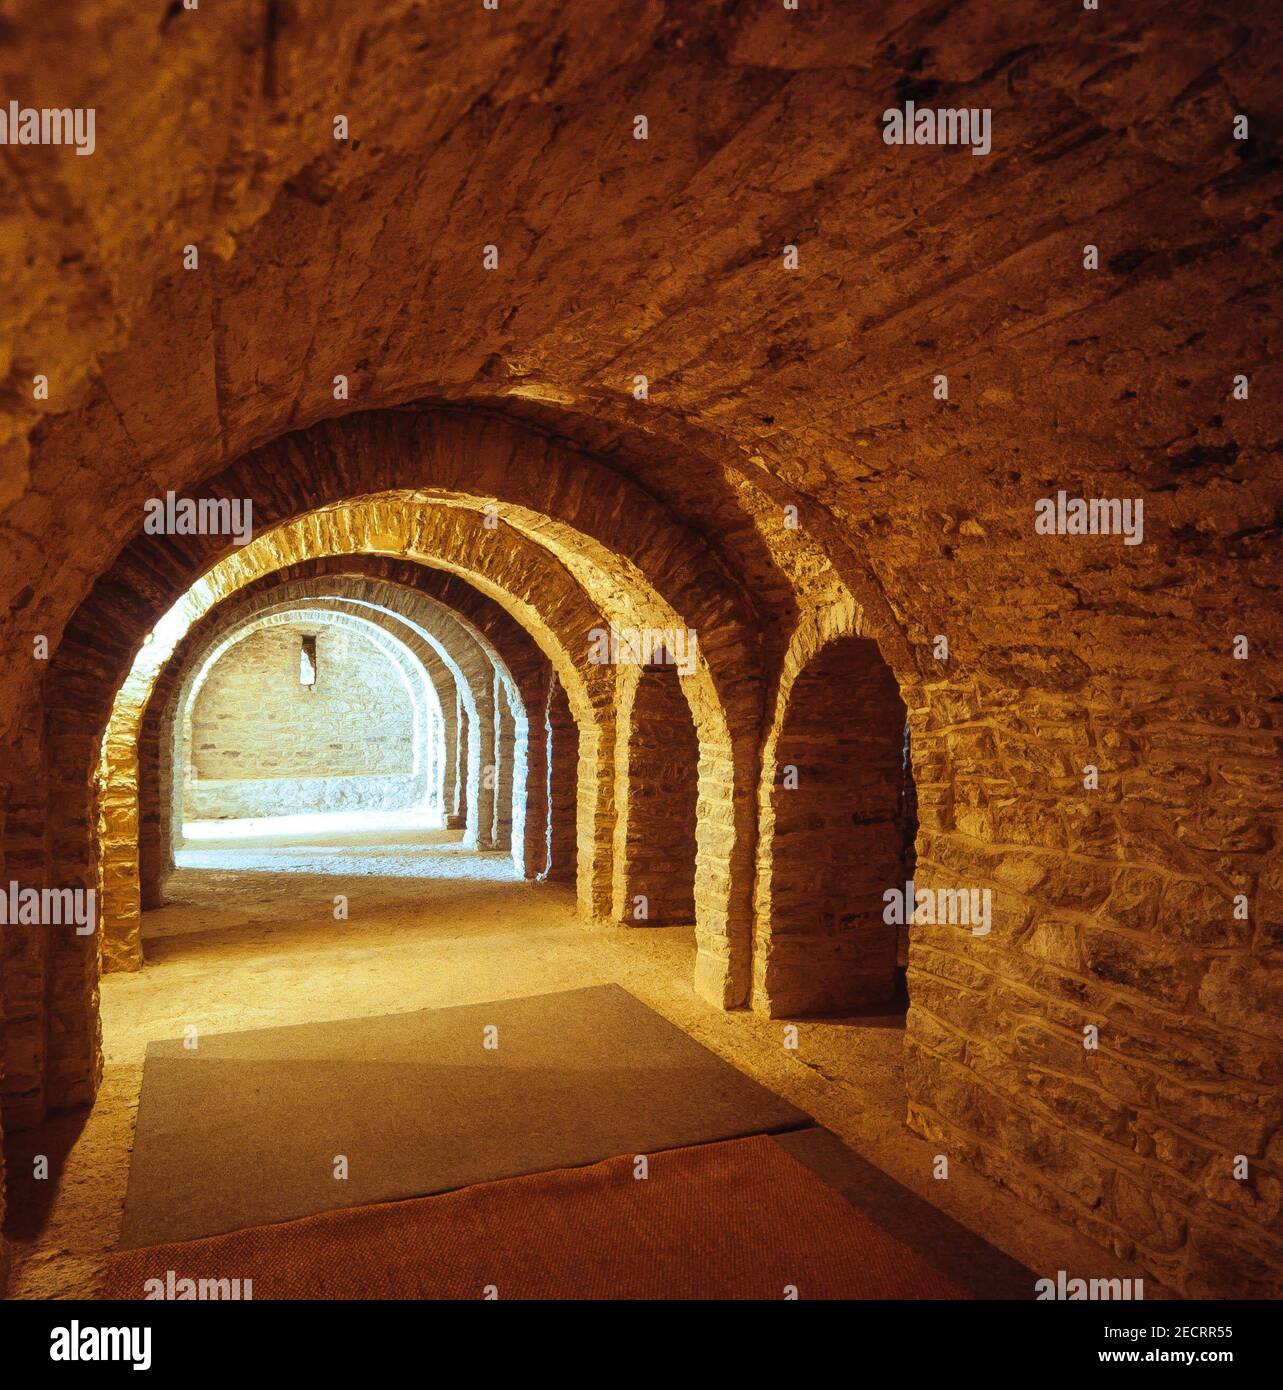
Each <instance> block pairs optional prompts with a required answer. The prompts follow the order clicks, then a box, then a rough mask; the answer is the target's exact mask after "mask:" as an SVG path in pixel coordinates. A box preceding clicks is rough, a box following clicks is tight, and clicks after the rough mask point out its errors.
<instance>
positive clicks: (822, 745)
mask: <svg viewBox="0 0 1283 1390" xmlns="http://www.w3.org/2000/svg"><path fill="white" fill-rule="evenodd" d="M853 618H854V614H853V611H852V609H851V608H849V607H848V608H845V609H841V610H838V611H837V612H832V611H831V612H829V613H828V614H827V615H826V617H825V620H822V621H821V622H820V623H819V624H818V625H817V626H816V627H814V628H812V629H810V630H807V631H803V632H799V633H798V634H797V635H796V637H795V641H794V643H793V644H792V646H791V647H790V649H789V653H788V656H787V659H786V663H785V672H784V676H783V678H782V679H781V681H780V688H779V692H778V697H777V706H776V715H775V719H774V722H773V725H772V728H771V730H770V733H769V734H768V737H767V740H766V745H765V748H764V750H763V758H762V784H761V789H760V809H761V828H760V832H759V836H758V847H757V855H758V870H757V893H756V903H755V911H756V932H757V942H756V950H755V952H754V984H753V1005H754V1008H755V1009H757V1010H759V1011H761V1012H765V1013H769V1014H771V1015H772V1016H777V1017H778V1016H806V1015H816V1014H830V1013H843V1012H848V1011H851V1010H854V1009H859V1008H863V1007H866V1006H870V1005H877V1004H883V1003H888V1002H890V1000H891V999H892V998H893V996H894V993H895V986H896V967H897V962H898V958H899V952H898V948H899V933H898V930H897V927H896V925H894V924H892V923H888V922H887V921H886V920H885V919H884V909H885V906H886V903H885V900H884V897H883V895H884V893H885V892H886V890H888V889H892V888H897V889H903V887H904V882H905V869H906V849H907V846H906V828H905V799H904V787H905V780H906V777H908V776H910V775H911V773H910V770H909V769H908V767H907V765H906V752H907V745H906V729H907V713H906V709H905V704H904V700H903V699H902V697H901V694H900V690H899V686H898V685H897V683H896V680H895V677H894V675H893V674H892V672H891V669H890V667H889V666H888V665H887V664H886V662H885V661H884V660H883V658H882V655H881V652H880V651H879V648H878V644H877V643H876V642H875V641H874V640H873V639H872V638H871V637H868V636H865V635H863V633H861V632H860V631H858V630H852V629H853V627H854V626H855V624H854V621H853Z"/></svg>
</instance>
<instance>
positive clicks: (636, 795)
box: [612, 665, 699, 926]
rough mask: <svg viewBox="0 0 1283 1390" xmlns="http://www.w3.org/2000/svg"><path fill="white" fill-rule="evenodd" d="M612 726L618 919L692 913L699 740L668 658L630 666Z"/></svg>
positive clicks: (654, 921)
mask: <svg viewBox="0 0 1283 1390" xmlns="http://www.w3.org/2000/svg"><path fill="white" fill-rule="evenodd" d="M617 709H618V725H617V728H616V734H615V739H616V742H615V786H616V788H617V790H616V806H617V815H616V820H615V856H614V858H615V877H614V892H613V897H612V913H613V915H614V917H615V920H616V921H620V922H625V923H629V924H636V925H651V926H661V925H666V924H669V923H675V922H691V921H693V920H694V917H695V855H696V840H695V833H696V822H697V802H698V798H699V778H698V764H699V741H698V739H697V737H696V734H695V725H694V722H693V720H692V718H691V711H690V707H689V705H688V704H687V701H686V697H685V696H684V695H683V693H682V688H681V678H680V676H679V674H678V671H677V669H676V668H675V667H673V666H664V665H653V666H652V665H647V666H642V665H638V666H629V667H626V668H624V670H623V671H621V673H620V679H619V682H618V700H617Z"/></svg>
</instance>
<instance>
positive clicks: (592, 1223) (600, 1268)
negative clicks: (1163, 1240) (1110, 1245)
mask: <svg viewBox="0 0 1283 1390" xmlns="http://www.w3.org/2000/svg"><path fill="white" fill-rule="evenodd" d="M648 1163H649V1175H648V1176H647V1177H645V1178H638V1177H636V1176H635V1171H636V1169H635V1160H634V1158H633V1157H632V1156H631V1155H625V1156H623V1157H617V1158H611V1159H608V1160H607V1161H606V1162H604V1163H597V1164H594V1165H592V1166H591V1167H585V1168H572V1169H562V1170H559V1171H556V1172H544V1173H534V1174H530V1175H528V1176H525V1177H518V1178H510V1179H507V1180H505V1181H502V1182H489V1183H482V1184H479V1185H477V1186H475V1187H468V1188H464V1189H463V1190H461V1191H456V1192H450V1193H447V1194H445V1195H443V1196H439V1197H427V1198H419V1199H416V1200H414V1201H406V1202H392V1203H386V1204H381V1205H377V1206H365V1207H349V1208H346V1209H343V1210H339V1211H332V1212H327V1213H325V1214H324V1215H320V1216H309V1217H305V1218H303V1219H302V1220H299V1221H290V1222H286V1223H284V1224H281V1225H276V1226H259V1227H254V1228H252V1229H246V1230H239V1231H234V1232H232V1233H230V1234H228V1235H221V1236H213V1237H209V1238H207V1239H204V1240H197V1241H190V1242H185V1243H182V1244H174V1245H160V1246H155V1247H153V1248H150V1249H135V1250H125V1251H121V1252H118V1253H116V1254H115V1255H113V1256H112V1258H111V1263H110V1265H109V1266H108V1272H107V1275H106V1279H105V1282H104V1286H103V1289H102V1296H103V1297H104V1298H119V1299H137V1298H142V1297H143V1296H144V1294H145V1292H146V1291H147V1290H146V1287H145V1281H147V1280H149V1279H156V1280H159V1281H160V1285H161V1287H164V1286H166V1284H167V1283H168V1284H169V1287H170V1289H171V1290H172V1292H171V1294H170V1296H173V1295H174V1293H175V1292H176V1293H181V1292H182V1291H183V1289H182V1285H180V1284H179V1283H178V1281H179V1280H182V1279H192V1280H201V1279H205V1280H240V1281H242V1282H241V1289H242V1292H243V1290H244V1281H245V1280H251V1281H252V1287H251V1293H252V1297H253V1298H254V1299H272V1298H336V1299H337V1298H341V1299H367V1298H397V1299H433V1298H458V1299H480V1298H483V1297H486V1296H487V1295H486V1290H487V1287H490V1288H492V1289H493V1290H494V1291H495V1294H494V1295H493V1296H497V1297H498V1298H500V1299H505V1298H509V1299H512V1298H517V1299H522V1298H556V1299H609V1298H630V1299H732V1298H734V1299H783V1298H785V1297H786V1296H788V1293H787V1291H788V1290H789V1289H790V1288H794V1289H796V1291H797V1296H798V1297H799V1298H802V1299H958V1298H966V1297H968V1295H967V1294H965V1293H964V1292H963V1291H962V1290H961V1289H960V1288H959V1287H958V1286H957V1285H956V1284H954V1283H952V1282H951V1281H950V1280H949V1279H947V1278H946V1277H945V1276H944V1275H943V1274H940V1273H939V1272H938V1271H937V1270H935V1269H934V1268H933V1267H932V1266H931V1265H929V1264H928V1263H927V1262H926V1261H925V1260H923V1259H922V1258H921V1257H920V1256H919V1255H916V1254H915V1253H914V1252H913V1251H912V1250H910V1249H909V1248H908V1247H907V1246H904V1245H902V1244H901V1243H900V1242H899V1241H897V1240H896V1239H894V1238H893V1237H892V1236H890V1235H888V1234H887V1233H886V1232H885V1231H883V1230H881V1229H880V1228H879V1227H878V1226H876V1225H875V1224H874V1223H873V1222H872V1221H870V1220H869V1219H868V1218H867V1217H865V1216H864V1215H862V1214H861V1213H860V1212H858V1211H856V1210H855V1209H854V1208H853V1207H852V1206H851V1205H850V1204H849V1203H848V1202H847V1201H846V1200H845V1199H844V1198H843V1197H842V1196H840V1195H839V1194H838V1193H837V1192H835V1191H834V1190H833V1189H832V1188H831V1187H829V1186H828V1185H827V1184H826V1183H824V1182H822V1181H821V1180H820V1179H819V1178H818V1177H816V1176H815V1174H814V1173H812V1172H811V1171H810V1170H809V1169H808V1168H806V1167H804V1166H803V1165H802V1164H800V1163H798V1162H797V1161H796V1160H794V1159H793V1158H791V1157H790V1156H789V1155H788V1154H787V1153H785V1152H784V1150H783V1149H782V1148H781V1147H780V1146H779V1145H778V1144H777V1143H775V1142H774V1141H773V1140H771V1139H769V1138H767V1137H764V1136H761V1137H754V1138H749V1139H736V1140H731V1141H728V1142H724V1143H718V1144H707V1145H700V1146H698V1147H694V1148H683V1149H673V1150H668V1151H665V1152H661V1153H655V1154H652V1155H650V1157H649V1159H648ZM206 1296H209V1295H208V1292H207V1295H206Z"/></svg>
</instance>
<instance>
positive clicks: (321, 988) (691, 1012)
mask: <svg viewBox="0 0 1283 1390" xmlns="http://www.w3.org/2000/svg"><path fill="white" fill-rule="evenodd" d="M239 848H241V849H243V848H244V847H243V846H242V847H239ZM318 848H320V847H317V846H311V847H306V846H305V847H300V846H299V845H297V844H291V845H289V846H282V847H267V848H266V849H264V848H263V847H261V846H260V847H258V849H256V851H255V853H256V854H257V853H258V852H259V851H260V850H262V852H263V854H264V857H265V859H266V861H267V862H266V863H265V864H264V866H263V867H260V868H256V869H253V870H248V871H247V870H246V869H244V868H239V869H231V868H226V867H223V868H213V867H210V868H205V869H194V868H180V869H179V871H178V872H177V873H176V874H175V875H174V876H173V878H172V880H171V882H170V885H169V895H170V898H171V900H172V901H171V904H170V905H169V906H167V907H164V908H162V909H160V910H158V911H155V912H150V913H147V914H146V916H145V917H144V919H143V924H144V933H145V937H146V954H147V964H146V966H145V967H144V969H143V970H142V971H141V972H138V973H134V974H123V975H121V974H117V975H109V976H107V977H106V978H105V979H104V980H103V982H102V1028H103V1052H104V1058H105V1073H104V1077H103V1084H102V1088H101V1091H100V1093H99V1099H98V1102H97V1104H96V1105H95V1106H94V1108H93V1110H92V1111H91V1112H89V1113H88V1114H87V1115H86V1114H84V1113H80V1114H76V1115H72V1116H67V1117H63V1118H61V1119H59V1120H58V1121H56V1122H55V1123H53V1124H51V1125H49V1126H46V1127H45V1128H44V1129H42V1130H40V1131H35V1132H31V1133H27V1134H21V1135H15V1136H10V1140H9V1144H8V1151H7V1153H8V1164H7V1167H8V1171H9V1174H10V1222H9V1228H10V1229H9V1234H10V1238H11V1239H12V1240H13V1241H14V1244H15V1248H14V1251H13V1257H14V1258H13V1271H12V1275H11V1278H10V1287H9V1294H10V1296H11V1297H18V1298H42V1297H83V1296H88V1295H91V1294H92V1293H93V1290H94V1288H95V1287H96V1283H97V1280H98V1277H99V1274H100V1271H101V1269H102V1266H103V1262H104V1258H105V1255H106V1253H107V1251H108V1250H109V1249H111V1247H112V1246H113V1245H114V1243H115V1241H116V1237H117V1233H118V1230H119V1224H120V1216H121V1209H122V1205H123V1201H124V1195H125V1186H126V1180H127V1177H128V1171H129V1152H130V1146H131V1143H132V1139H133V1126H134V1115H135V1112H136V1110H137V1105H138V1092H139V1086H140V1083H141V1078H142V1061H143V1054H144V1051H145V1049H146V1046H147V1043H148V1042H149V1041H151V1040H152V1039H158V1038H173V1037H177V1036H180V1035H181V1034H182V1032H183V1030H184V1028H185V1027H186V1026H187V1025H189V1024H194V1025H195V1026H196V1027H197V1028H198V1029H199V1030H200V1031H201V1032H203V1033H211V1032H230V1031H234V1030H238V1029H248V1028H259V1027H267V1026H270V1025H278V1024H289V1023H304V1022H313V1021H322V1020H325V1019H339V1018H353V1017H361V1016H365V1015H372V1014H383V1013H395V1012H400V1011H403V1010H410V1009H422V1008H430V1007H433V1006H438V1005H447V1004H463V1003H474V1002H481V1001H484V1000H487V999H501V998H513V997H519V996H521V995H525V994H533V993H544V992H548V991H552V990H558V989H570V988H578V987H580V986H584V985H590V984H598V983H605V982H608V981H614V982H617V983H619V984H621V985H623V986H624V987H625V988H627V989H629V990H631V991H632V992H633V993H634V994H635V995H637V997H638V998H640V999H642V1000H643V1001H645V1002H646V1003H647V1004H649V1005H650V1006H651V1007H652V1008H654V1009H657V1010H658V1011H659V1012H660V1013H662V1014H664V1015H665V1016H666V1017H667V1018H669V1019H670V1020H672V1021H673V1022H674V1023H676V1024H678V1025H679V1026H681V1027H682V1028H684V1029H685V1030H686V1031H687V1032H688V1033H690V1034H691V1035H692V1036H693V1037H696V1038H698V1039H699V1040H700V1041H701V1042H703V1043H704V1044H705V1045H706V1046H707V1047H709V1048H711V1049H712V1050H713V1051H715V1052H717V1053H719V1054H721V1055H722V1056H723V1057H725V1058H727V1059H728V1060H729V1061H731V1062H733V1063H734V1064H735V1065H736V1066H738V1067H739V1068H741V1070H743V1071H745V1072H747V1073H749V1074H750V1075H751V1076H754V1077H756V1078H757V1079H758V1080H759V1081H761V1082H762V1083H763V1084H765V1085H767V1086H769V1087H771V1088H772V1089H774V1090H775V1091H777V1092H778V1093H779V1094H781V1095H783V1096H785V1097H786V1098H787V1099H789V1100H790V1101H792V1102H793V1103H794V1104H795V1105H797V1106H799V1107H800V1108H801V1109H803V1110H806V1111H807V1112H808V1113H810V1114H811V1115H813V1116H814V1117H815V1118H816V1119H817V1120H818V1121H819V1122H820V1123H821V1124H824V1125H827V1126H828V1127H829V1128H830V1129H832V1130H834V1131H836V1132H837V1133H838V1134H839V1135H841V1136H842V1138H843V1139H844V1140H845V1141H846V1142H847V1143H848V1144H849V1145H850V1147H852V1148H853V1149H855V1150H857V1151H858V1152H859V1153H861V1154H862V1155H864V1157H865V1158H867V1159H869V1160H870V1161H871V1162H873V1163H875V1164H877V1165H878V1166H879V1167H880V1168H882V1169H883V1170H884V1171H885V1172H887V1173H889V1174H890V1175H891V1176H892V1177H894V1178H895V1179H896V1180H897V1181H899V1182H901V1183H903V1184H904V1185H905V1186H906V1187H909V1188H911V1189H913V1190H914V1191H915V1192H917V1193H919V1194H920V1195H921V1196H923V1197H925V1198H926V1199H927V1200H929V1201H932V1202H933V1203H934V1204H935V1205H937V1206H939V1207H940V1208H941V1209H942V1210H944V1211H946V1212H948V1213H949V1214H950V1215H951V1216H953V1217H954V1218H955V1219H956V1220H958V1221H961V1222H962V1223H963V1224H964V1225H966V1226H968V1227H970V1228H971V1229H972V1230H974V1231H977V1232H979V1233H980V1234H982V1235H984V1237H985V1238H986V1239H987V1240H989V1241H990V1242H991V1243H992V1244H995V1245H999V1246H1000V1247H1001V1248H1002V1249H1004V1250H1006V1251H1007V1253H1009V1254H1011V1255H1013V1256H1015V1257H1016V1258H1017V1259H1020V1260H1022V1261H1023V1262H1024V1263H1025V1264H1026V1265H1028V1266H1029V1267H1030V1268H1031V1269H1033V1270H1034V1271H1035V1273H1044V1272H1050V1273H1052V1274H1053V1275H1054V1273H1055V1271H1056V1270H1057V1269H1060V1268H1067V1269H1071V1270H1072V1269H1073V1268H1075V1267H1084V1266H1086V1267H1089V1268H1090V1270H1091V1272H1092V1273H1093V1274H1097V1275H1102V1276H1103V1275H1107V1274H1109V1273H1111V1272H1117V1273H1119V1274H1126V1273H1128V1272H1131V1271H1129V1270H1128V1269H1127V1268H1126V1267H1125V1266H1123V1265H1121V1264H1119V1262H1118V1261H1116V1260H1115V1259H1113V1257H1112V1256H1110V1255H1108V1254H1106V1253H1105V1252H1103V1251H1101V1250H1100V1249H1099V1248H1098V1247H1097V1246H1095V1245H1092V1244H1090V1243H1089V1242H1087V1241H1085V1240H1084V1239H1083V1238H1082V1237H1080V1236H1077V1235H1075V1234H1073V1233H1071V1232H1068V1231H1066V1230H1064V1229H1063V1228H1061V1227H1060V1226H1058V1225H1056V1224H1054V1223H1052V1222H1050V1221H1048V1220H1047V1218H1045V1217H1044V1216H1042V1215H1041V1214H1040V1213H1038V1212H1036V1211H1034V1210H1032V1209H1031V1208H1029V1207H1027V1206H1025V1205H1024V1204H1023V1203H1021V1202H1019V1201H1017V1200H1016V1199H1014V1198H1012V1197H1009V1196H1007V1195H1006V1194H1004V1193H1001V1192H999V1191H998V1190H996V1189H995V1188H993V1187H992V1186H990V1185H989V1184H988V1183H987V1182H985V1181H984V1180H983V1179H981V1178H978V1177H976V1176H974V1175H973V1174H970V1173H968V1172H967V1171H965V1170H960V1169H959V1167H958V1166H957V1165H955V1167H954V1173H953V1175H952V1176H951V1177H950V1179H949V1181H947V1182H936V1181H933V1180H932V1178H931V1160H932V1156H933V1155H932V1150H931V1148H930V1146H928V1145H927V1144H926V1143H925V1142H924V1141H922V1140H919V1139H917V1138H915V1137H914V1136H913V1135H912V1134H910V1133H909V1132H908V1130H907V1129H906V1128H905V1127H904V1124H903V1115H904V1102H903V1089H902V1085H903V1083H902V1078H901V1072H900V1062H899V1056H900V1042H901V1036H902V1033H901V1029H902V1022H901V1020H900V1019H899V1018H894V1017H892V1018H885V1019H870V1018H865V1019H858V1020H849V1021H846V1022H829V1021H826V1022H823V1023H803V1024H800V1025H799V1033H800V1043H799V1047H798V1050H797V1051H789V1050H786V1049H785V1047H784V1046H783V1025H782V1024H780V1023H779V1022H772V1021H770V1020H766V1019H762V1018H758V1017H756V1016H754V1015H751V1014H747V1013H731V1014H726V1013H721V1012H718V1011H716V1010H714V1009H712V1008H710V1007H709V1006H708V1005H706V1004H704V1003H702V1002H701V1001H700V1000H699V999H697V998H696V996H695V994H694V992H693V991H692V989H691V985H690V979H691V972H692V969H693V965H694V941H693V932H692V931H691V930H690V929H688V928H681V927H667V928H649V929H638V928H627V927H588V926H585V925H583V924H582V923H580V922H579V921H577V920H576V917H575V913H574V895H573V893H572V892H570V891H569V890H567V889H564V888H559V887H552V886H549V885H541V884H530V883H520V882H512V881H508V882H505V881H503V879H502V875H503V866H504V864H505V863H507V861H506V860H504V859H503V858H502V857H501V856H498V855H491V856H471V855H469V856H466V857H464V856H459V855H457V854H455V853H453V852H452V850H451V848H450V846H449V845H448V844H442V843H440V842H437V843H435V844H433V845H431V846H428V845H420V846H413V845H411V846H405V845H399V846H398V845H390V844H386V843H385V844H383V845H382V846H379V847H375V846H369V845H362V846H360V849H359V850H357V851H355V852H356V853H360V852H361V851H369V850H371V849H373V852H374V854H375V856H376V857H377V860H378V863H379V866H380V868H381V869H382V870H383V874H384V876H374V874H373V873H372V872H370V865H369V864H368V863H366V864H362V865H360V866H359V867H358V866H355V865H354V863H353V862H352V856H353V853H354V847H352V846H349V847H348V850H347V852H346V853H345V854H338V855H334V856H332V857H331V858H330V859H329V860H328V861H327V862H326V863H325V864H323V865H321V866H320V867H322V868H324V870H325V872H323V873H317V872H297V871H294V872H286V871H284V870H283V867H282V866H283V864H285V863H288V864H290V865H293V866H294V867H295V869H299V868H304V869H312V870H315V869H316V868H317V867H318V866H317V864H316V862H315V859H314V851H315V850H316V849H318ZM325 848H326V849H330V848H332V847H329V846H326V847H325ZM223 849H224V847H215V846H208V847H203V848H202V851H201V853H203V854H217V853H221V852H223ZM228 852H229V853H230V851H228ZM433 856H435V857H437V858H440V859H443V860H444V859H447V858H448V859H449V860H450V861H451V862H450V865H449V868H448V869H447V872H448V873H451V876H450V877H426V878H425V877H423V876H421V871H422V869H423V867H424V865H425V864H426V863H427V862H428V860H429V859H430V858H432V857H433ZM467 860H471V861H472V868H473V869H475V870H477V871H478V874H477V876H475V877H460V876H457V874H458V873H460V872H461V871H462V870H463V868H464V866H465V865H466V862H467ZM345 861H346V862H345ZM241 862H244V861H241ZM255 862H256V861H255ZM389 870H391V871H393V872H397V873H402V872H404V873H407V874H409V875H411V876H406V877H393V876H390V874H389V872H388V871H389ZM491 875H494V876H493V877H492V876H491ZM336 894H344V895H346V897H347V900H348V918H347V920H346V921H336V920H335V917H334V901H335V895H336ZM37 1153H48V1154H49V1155H50V1156H51V1166H52V1167H53V1169H54V1171H55V1172H58V1173H60V1174H61V1177H60V1180H59V1181H58V1182H57V1183H56V1184H55V1183H52V1182H42V1183H34V1182H31V1181H30V1180H29V1179H25V1175H26V1174H29V1173H30V1172H31V1156H32V1155H34V1154H37ZM1146 1293H1147V1294H1149V1293H1150V1282H1149V1281H1148V1280H1147V1281H1146ZM1158 1293H1159V1291H1158V1290H1157V1289H1156V1288H1155V1289H1154V1295H1152V1296H1157V1295H1158Z"/></svg>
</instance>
